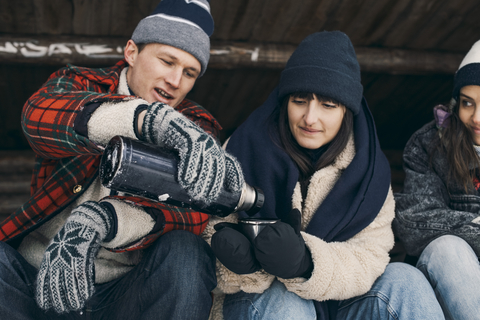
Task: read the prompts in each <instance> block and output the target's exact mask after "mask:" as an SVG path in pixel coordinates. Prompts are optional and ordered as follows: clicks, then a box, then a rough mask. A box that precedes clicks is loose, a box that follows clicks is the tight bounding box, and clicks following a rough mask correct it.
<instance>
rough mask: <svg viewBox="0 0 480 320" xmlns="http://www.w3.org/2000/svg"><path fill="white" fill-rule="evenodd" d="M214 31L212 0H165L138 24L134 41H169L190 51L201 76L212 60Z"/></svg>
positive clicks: (166, 42) (179, 47) (170, 43)
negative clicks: (211, 42)
mask: <svg viewBox="0 0 480 320" xmlns="http://www.w3.org/2000/svg"><path fill="white" fill-rule="evenodd" d="M212 33H213V18H212V16H211V14H210V4H209V0H162V2H160V4H159V5H158V6H157V7H156V8H155V10H154V11H153V12H152V13H151V14H150V15H149V16H148V17H146V18H144V19H142V20H141V21H140V22H139V23H138V25H137V27H136V28H135V31H133V34H132V40H133V42H135V44H142V43H161V44H166V45H169V46H172V47H175V48H178V49H182V50H184V51H186V52H188V53H190V54H191V55H193V56H194V57H195V58H196V59H197V60H198V61H199V62H200V65H201V66H202V70H201V72H200V76H202V75H203V74H204V73H205V70H206V69H207V64H208V60H209V59H210V36H211V35H212Z"/></svg>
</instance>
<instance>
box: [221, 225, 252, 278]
mask: <svg viewBox="0 0 480 320" xmlns="http://www.w3.org/2000/svg"><path fill="white" fill-rule="evenodd" d="M215 230H217V232H215V233H214V234H213V236H212V249H213V252H214V253H215V255H216V256H217V258H218V260H220V262H221V263H223V265H224V266H225V267H227V268H228V269H229V270H231V271H233V272H235V273H237V274H248V273H254V272H255V271H258V270H260V269H261V267H260V265H259V263H258V261H257V259H255V256H254V254H253V246H252V244H251V243H250V241H249V240H248V239H247V237H245V236H244V235H243V234H242V233H241V232H240V231H239V227H238V225H237V224H235V223H227V222H222V223H218V224H216V225H215Z"/></svg>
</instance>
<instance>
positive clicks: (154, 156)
mask: <svg viewBox="0 0 480 320" xmlns="http://www.w3.org/2000/svg"><path fill="white" fill-rule="evenodd" d="M177 163H178V155H177V154H176V153H174V152H172V151H171V150H166V149H163V148H161V147H158V146H154V145H152V144H148V143H145V142H142V141H138V140H133V139H129V138H126V137H121V136H116V137H113V138H112V139H111V140H110V142H109V143H108V145H107V147H106V148H105V151H104V153H103V156H102V160H101V163H100V179H101V181H102V184H103V185H104V186H105V187H107V188H110V189H113V190H117V191H121V192H125V193H129V194H133V195H138V196H142V197H145V198H148V199H152V200H156V201H161V202H165V203H168V204H171V205H174V206H177V207H187V208H192V209H194V210H198V211H201V212H205V213H209V214H212V215H216V216H220V217H224V216H227V215H229V214H230V213H232V212H238V211H245V212H246V213H247V214H248V215H249V216H252V215H254V214H255V213H257V212H258V211H259V210H260V209H261V208H262V206H263V201H264V195H263V192H262V190H260V189H259V188H256V187H251V186H249V185H248V184H245V187H244V188H243V190H242V192H241V193H240V194H233V193H231V192H229V191H228V190H225V189H222V191H221V192H220V195H219V196H218V198H217V200H216V201H215V202H214V203H211V204H209V205H206V204H205V203H203V202H200V201H195V200H193V199H191V198H190V196H189V195H188V194H187V192H186V191H185V190H184V189H183V188H182V187H181V186H180V185H179V184H178V182H177V178H176V177H177Z"/></svg>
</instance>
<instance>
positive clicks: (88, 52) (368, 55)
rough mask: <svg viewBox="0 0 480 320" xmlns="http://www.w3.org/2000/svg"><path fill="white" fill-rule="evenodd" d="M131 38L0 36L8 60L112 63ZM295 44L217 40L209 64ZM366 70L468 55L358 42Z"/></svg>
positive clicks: (260, 59)
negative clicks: (360, 43) (392, 47)
mask: <svg viewBox="0 0 480 320" xmlns="http://www.w3.org/2000/svg"><path fill="white" fill-rule="evenodd" d="M126 41H127V40H126V39H124V38H118V37H106V38H97V37H95V38H90V37H76V36H75V37H67V36H64V37H52V36H35V37H28V36H13V35H0V59H1V61H2V62H4V63H21V64H37V65H38V64H43V65H64V64H66V63H73V64H77V65H89V66H92V65H112V64H114V63H115V62H117V61H118V60H119V59H122V58H123V46H124V44H125V43H126ZM295 48H296V46H294V45H280V44H268V43H258V44H256V43H241V42H214V43H212V47H211V51H210V55H211V57H210V63H209V68H217V69H232V68H244V67H250V68H273V69H281V68H283V67H284V66H285V63H286V62H287V60H288V58H289V57H290V55H291V54H292V52H293V51H294V50H295ZM355 50H356V52H357V57H358V61H359V63H360V66H361V69H362V71H364V72H378V73H389V74H453V73H454V72H455V71H456V70H457V68H458V65H459V64H460V62H461V60H462V59H463V56H464V54H458V53H445V52H436V51H418V50H400V49H386V48H367V47H356V48H355Z"/></svg>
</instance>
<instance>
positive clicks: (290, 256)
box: [253, 209, 313, 279]
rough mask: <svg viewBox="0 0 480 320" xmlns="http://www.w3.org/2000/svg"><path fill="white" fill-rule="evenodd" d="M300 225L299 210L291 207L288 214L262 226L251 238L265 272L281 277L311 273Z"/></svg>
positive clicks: (310, 258)
mask: <svg viewBox="0 0 480 320" xmlns="http://www.w3.org/2000/svg"><path fill="white" fill-rule="evenodd" d="M287 220H288V221H287ZM300 226H301V215H300V211H298V209H293V210H292V211H291V212H290V215H289V217H287V218H286V219H284V220H282V221H279V222H277V223H275V224H272V225H268V226H266V227H265V228H264V229H263V230H262V231H261V232H260V234H259V235H258V236H257V237H256V238H255V241H254V242H253V244H254V248H255V249H254V252H255V257H256V258H257V260H258V262H260V265H261V266H262V268H263V269H264V270H265V271H266V272H268V273H270V274H272V275H275V276H278V277H280V278H284V279H290V278H296V277H304V278H309V277H310V276H311V273H312V270H313V261H312V256H311V254H310V251H309V250H308V248H307V247H306V245H305V241H304V240H303V237H302V235H301V234H300Z"/></svg>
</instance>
